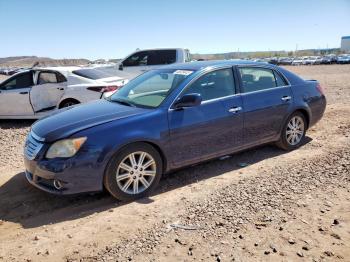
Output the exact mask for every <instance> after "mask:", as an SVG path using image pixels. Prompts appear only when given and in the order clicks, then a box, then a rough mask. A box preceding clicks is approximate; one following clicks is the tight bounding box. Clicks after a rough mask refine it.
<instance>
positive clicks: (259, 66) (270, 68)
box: [237, 65, 291, 95]
mask: <svg viewBox="0 0 350 262" xmlns="http://www.w3.org/2000/svg"><path fill="white" fill-rule="evenodd" d="M242 67H250V68H251V67H255V68H262V69H269V70H271V71H276V72H277V73H278V74H280V75H281V76H282V77H283V79H284V80H285V81H286V82H287V84H288V85H285V86H275V87H271V88H266V89H262V90H256V91H250V92H241V93H240V94H242V95H243V94H251V93H257V92H261V91H265V90H271V89H276V88H286V87H291V84H290V82H289V80H288V78H287V77H285V75H284V74H283V73H282V72H281V71H279V70H278V69H275V68H272V67H269V66H262V65H239V66H237V69H238V70H239V68H242ZM239 77H240V78H241V76H239ZM241 81H242V79H241ZM241 88H243V86H241ZM240 91H242V90H240Z"/></svg>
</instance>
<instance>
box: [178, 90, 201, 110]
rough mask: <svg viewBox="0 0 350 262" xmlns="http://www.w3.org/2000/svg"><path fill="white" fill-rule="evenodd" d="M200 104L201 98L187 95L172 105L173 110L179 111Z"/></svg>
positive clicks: (195, 95) (197, 95)
mask: <svg viewBox="0 0 350 262" xmlns="http://www.w3.org/2000/svg"><path fill="white" fill-rule="evenodd" d="M201 103H202V96H201V95H200V94H197V93H194V94H187V95H183V96H182V97H180V98H179V99H177V100H176V102H175V103H174V106H173V108H175V109H181V108H185V107H194V106H199V105H200V104H201Z"/></svg>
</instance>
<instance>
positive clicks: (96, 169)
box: [24, 154, 103, 195]
mask: <svg viewBox="0 0 350 262" xmlns="http://www.w3.org/2000/svg"><path fill="white" fill-rule="evenodd" d="M24 165H25V168H26V171H25V176H26V179H27V180H28V182H29V183H30V184H31V185H33V186H35V187H36V188H38V189H40V190H43V191H45V192H48V193H51V194H55V195H71V194H78V193H85V192H97V191H102V190H103V183H102V181H103V168H101V167H100V166H99V165H98V164H96V158H95V157H93V156H92V157H91V155H89V154H88V155H85V154H84V155H83V156H81V157H76V158H75V157H73V158H70V159H50V160H47V159H41V160H36V159H34V160H29V159H28V158H26V157H25V158H24ZM55 180H56V185H57V181H59V183H60V185H61V187H60V188H57V187H55V184H54V182H55Z"/></svg>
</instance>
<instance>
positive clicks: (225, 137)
mask: <svg viewBox="0 0 350 262" xmlns="http://www.w3.org/2000/svg"><path fill="white" fill-rule="evenodd" d="M191 93H198V94H201V96H202V99H203V101H202V104H201V105H199V106H195V107H190V108H183V109H181V110H174V109H170V110H169V113H168V119H169V129H170V137H171V146H172V151H173V154H172V162H173V163H174V165H175V166H183V165H186V164H191V163H193V162H198V161H200V160H204V159H208V158H211V157H215V156H218V155H221V154H225V153H227V152H232V151H234V150H235V148H238V147H240V146H241V145H242V143H243V139H242V138H243V114H242V112H243V111H242V100H241V96H240V95H236V92H235V82H234V79H233V73H232V68H227V69H220V70H216V71H213V72H210V73H207V74H205V75H204V76H202V77H200V78H199V79H198V80H196V81H195V82H194V83H193V84H191V85H190V86H189V87H187V88H186V89H185V90H184V91H183V93H182V94H181V95H180V96H182V95H184V94H191ZM232 109H234V110H232Z"/></svg>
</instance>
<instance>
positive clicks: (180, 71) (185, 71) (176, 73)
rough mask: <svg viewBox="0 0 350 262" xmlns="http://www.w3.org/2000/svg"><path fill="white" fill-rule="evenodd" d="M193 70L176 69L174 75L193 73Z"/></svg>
mask: <svg viewBox="0 0 350 262" xmlns="http://www.w3.org/2000/svg"><path fill="white" fill-rule="evenodd" d="M192 73H193V71H190V70H176V71H175V72H174V75H183V76H188V75H190V74H192Z"/></svg>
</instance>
